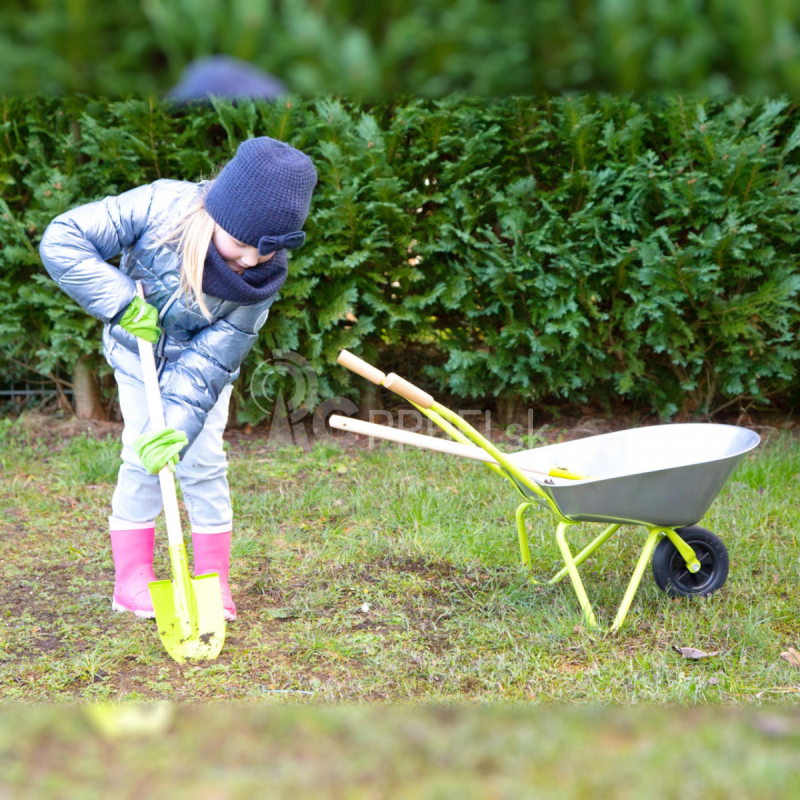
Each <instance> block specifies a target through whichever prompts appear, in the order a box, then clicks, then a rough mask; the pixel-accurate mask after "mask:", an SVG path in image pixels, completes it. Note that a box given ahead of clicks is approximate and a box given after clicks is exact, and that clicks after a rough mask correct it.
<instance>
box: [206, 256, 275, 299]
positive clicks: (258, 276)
mask: <svg viewBox="0 0 800 800" xmlns="http://www.w3.org/2000/svg"><path fill="white" fill-rule="evenodd" d="M288 272H289V270H288V266H287V259H286V251H285V250H278V251H276V253H275V255H274V256H273V257H272V258H271V259H270V260H269V261H265V262H264V263H263V264H259V266H257V267H251V268H250V269H246V270H245V271H244V272H243V273H242V274H241V275H238V274H237V273H236V272H234V271H233V270H232V269H231V268H230V267H229V266H228V265H227V264H226V263H225V259H224V258H223V257H222V256H221V255H220V254H219V251H218V250H217V248H216V247H215V246H214V241H213V240H212V241H210V242H209V243H208V253H207V254H206V261H205V267H204V268H203V291H204V292H205V293H206V294H210V295H212V296H213V297H219V298H220V300H233V301H234V302H236V303H240V304H241V305H252V304H253V303H258V302H260V301H261V300H266V299H267V298H268V297H272V295H274V294H276V293H277V291H278V290H279V289H280V288H281V286H283V282H284V281H285V280H286V275H287V274H288Z"/></svg>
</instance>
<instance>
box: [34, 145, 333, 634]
mask: <svg viewBox="0 0 800 800" xmlns="http://www.w3.org/2000/svg"><path fill="white" fill-rule="evenodd" d="M316 182H317V174H316V171H315V169H314V165H313V164H312V163H311V159H309V158H308V156H306V155H305V154H304V153H301V152H300V151H299V150H296V149H294V148H293V147H290V146H289V145H287V144H284V143H283V142H279V141H277V140H275V139H270V138H269V137H266V136H264V137H261V138H257V139H249V140H247V141H245V142H243V143H242V144H241V145H240V146H239V148H238V150H237V152H236V155H235V156H234V158H233V159H232V160H231V161H230V162H228V164H227V165H226V166H225V167H224V169H223V170H222V172H221V173H220V174H219V176H218V177H217V178H216V179H215V180H213V181H201V182H200V183H197V184H196V183H189V182H184V181H173V180H158V181H156V182H155V183H151V184H149V185H146V186H140V187H138V188H136V189H131V190H130V191H128V192H125V193H123V194H121V195H119V196H117V197H106V198H105V199H104V200H100V201H99V202H95V203H88V204H86V205H83V206H80V207H78V208H74V209H72V210H71V211H68V212H66V213H65V214H62V215H60V216H58V217H56V219H54V220H53V222H52V223H51V224H50V225H49V226H48V228H47V230H46V231H45V233H44V236H43V238H42V243H41V246H40V249H39V252H40V254H41V256H42V261H43V263H44V266H45V269H46V270H47V271H48V273H49V274H50V276H51V277H52V278H53V279H54V280H55V281H56V282H57V283H58V285H59V286H60V287H61V288H62V289H63V290H64V291H65V292H66V293H67V294H68V295H69V296H70V297H71V298H72V299H73V300H75V301H76V302H77V303H79V304H80V305H81V307H82V308H84V309H85V310H86V311H87V312H88V313H89V314H91V315H92V316H95V317H97V318H98V319H100V320H102V322H103V323H104V328H103V355H104V356H105V358H106V360H107V361H108V363H109V364H110V365H111V367H112V368H113V369H114V378H115V379H116V381H117V384H118V386H119V404H120V409H121V411H122V417H123V420H124V428H123V431H122V460H123V464H122V466H121V467H120V471H119V477H118V480H117V487H116V489H115V491H114V495H113V498H112V501H111V507H112V516H110V517H109V527H110V532H111V550H112V554H113V558H114V573H115V580H114V596H113V600H112V608H113V609H114V610H115V611H131V612H132V613H134V614H136V616H138V617H154V616H155V614H154V612H153V605H152V602H151V600H150V592H149V589H148V584H149V583H150V581H154V580H155V579H156V578H155V575H154V574H153V545H154V540H155V519H156V517H157V516H158V514H159V513H160V511H161V490H160V485H159V479H158V472H159V470H160V469H161V468H162V467H164V466H165V465H166V464H169V465H170V468H171V469H173V470H174V471H175V474H176V477H177V478H178V480H179V482H180V485H181V489H182V492H183V498H184V502H185V505H186V510H187V512H188V514H189V520H190V522H191V528H192V543H193V546H194V568H195V575H203V574H206V573H209V572H218V573H219V577H220V584H221V586H222V599H223V607H224V609H225V617H226V619H229V620H233V619H236V606H235V605H234V602H233V599H232V598H231V594H230V588H229V586H228V572H229V564H230V546H231V531H232V526H233V514H232V511H231V501H230V492H229V489H228V481H227V478H226V473H227V460H226V457H225V452H224V450H223V448H222V433H223V431H224V430H225V424H226V422H227V419H228V402H229V400H230V396H231V392H232V390H233V382H234V381H235V380H236V378H237V377H238V376H239V366H240V364H241V363H242V360H243V359H244V357H245V356H246V355H247V353H248V351H249V350H250V348H251V347H252V346H253V344H254V342H255V341H256V339H257V338H258V331H259V329H260V328H261V326H262V325H263V324H264V322H265V321H266V319H267V314H268V312H269V308H270V306H271V305H272V303H273V302H274V301H275V297H276V294H277V292H278V290H279V289H280V288H281V286H282V285H283V282H284V281H285V280H286V274H287V257H286V251H287V250H289V249H293V248H296V247H300V245H302V244H303V242H304V241H305V234H304V233H303V232H302V227H303V223H304V222H305V219H306V217H307V215H308V209H309V205H310V203H311V194H312V191H313V189H314V186H315V185H316ZM120 253H122V259H121V262H120V267H119V269H116V268H114V267H113V266H111V265H109V264H107V263H106V262H107V261H108V260H109V259H111V258H114V257H115V256H117V255H119V254H120ZM137 280H138V281H141V282H142V284H143V287H144V294H145V298H146V300H145V301H142V300H140V298H139V297H137V296H136V285H135V281H137ZM137 336H139V337H141V338H143V339H147V340H148V341H150V342H152V343H153V344H154V345H155V355H156V366H157V369H158V375H159V385H160V388H161V397H162V401H163V405H164V418H165V420H166V428H164V429H163V430H159V431H151V430H150V421H149V417H148V413H147V401H146V397H145V391H144V383H143V380H142V370H141V364H140V362H139V354H138V345H137V344H136V337H137Z"/></svg>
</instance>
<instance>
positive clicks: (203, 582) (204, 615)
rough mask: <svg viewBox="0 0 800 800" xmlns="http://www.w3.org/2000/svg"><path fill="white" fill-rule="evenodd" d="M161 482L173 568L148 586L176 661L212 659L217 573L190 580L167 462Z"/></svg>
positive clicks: (152, 400) (219, 634) (159, 412)
mask: <svg viewBox="0 0 800 800" xmlns="http://www.w3.org/2000/svg"><path fill="white" fill-rule="evenodd" d="M136 291H137V293H138V295H139V297H141V298H142V300H144V291H143V290H142V285H141V283H139V281H137V282H136ZM136 341H137V342H138V344H139V358H140V359H141V362H142V373H143V375H144V388H145V393H146V394H147V408H148V411H149V412H150V424H151V426H152V429H153V430H154V431H157V430H159V429H161V428H164V427H165V423H164V410H163V408H162V406H161V391H160V390H159V387H158V375H157V373H156V360H155V356H154V355H153V345H152V344H150V342H147V341H145V340H144V339H140V338H138V337H137V339H136ZM158 478H159V480H160V481H161V497H162V500H163V502H164V516H165V517H166V521H167V539H168V541H169V560H170V564H171V565H172V580H171V581H153V583H151V584H150V597H151V598H152V600H153V608H154V609H155V612H156V624H157V625H158V635H159V636H160V637H161V641H162V642H163V643H164V647H165V648H166V649H167V652H168V653H169V654H170V655H171V656H172V657H173V658H174V659H175V660H176V661H177V662H178V663H183V662H184V661H204V660H210V659H213V658H216V657H217V656H218V655H219V653H220V650H222V645H223V644H224V643H225V616H224V614H223V610H222V591H221V590H220V585H219V575H218V574H217V573H212V574H210V575H203V576H202V577H199V578H191V577H189V567H188V563H187V560H186V547H185V546H184V544H183V533H182V532H181V518H180V513H179V511H178V495H177V493H176V491H175V478H174V476H173V474H172V470H171V469H170V468H169V464H166V465H165V466H164V467H163V468H162V469H161V471H160V472H159V473H158Z"/></svg>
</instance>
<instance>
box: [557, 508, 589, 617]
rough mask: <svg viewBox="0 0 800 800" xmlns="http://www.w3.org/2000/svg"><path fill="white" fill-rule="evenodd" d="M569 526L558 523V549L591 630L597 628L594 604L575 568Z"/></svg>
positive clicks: (567, 523) (564, 523) (565, 523)
mask: <svg viewBox="0 0 800 800" xmlns="http://www.w3.org/2000/svg"><path fill="white" fill-rule="evenodd" d="M569 525H570V523H569V522H559V523H558V528H557V529H556V541H557V542H558V547H559V549H560V550H561V556H562V558H563V559H564V563H565V564H566V565H567V572H568V573H569V577H570V580H571V581H572V588H573V589H574V590H575V594H576V595H577V596H578V602H579V603H580V604H581V608H582V609H583V615H584V617H585V618H586V625H587V627H589V628H596V627H597V620H595V618H594V611H592V604H591V603H590V602H589V598H588V596H587V595H586V589H584V588H583V582H582V581H581V576H580V575H578V568H577V567H576V566H575V559H573V557H572V553H571V552H570V549H569V545H568V544H567V537H566V531H567V528H568V527H569Z"/></svg>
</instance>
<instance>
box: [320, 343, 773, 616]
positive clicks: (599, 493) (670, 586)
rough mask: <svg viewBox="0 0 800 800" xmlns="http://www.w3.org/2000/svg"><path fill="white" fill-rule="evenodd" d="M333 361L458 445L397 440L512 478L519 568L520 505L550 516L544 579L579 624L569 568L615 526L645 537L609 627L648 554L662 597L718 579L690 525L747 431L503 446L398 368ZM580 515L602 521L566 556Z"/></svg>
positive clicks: (635, 433) (672, 429)
mask: <svg viewBox="0 0 800 800" xmlns="http://www.w3.org/2000/svg"><path fill="white" fill-rule="evenodd" d="M337 360H338V363H339V364H341V365H342V366H344V367H347V368H348V369H350V370H352V371H353V372H355V373H357V374H358V375H361V376H362V377H364V378H366V379H367V380H370V381H372V382H373V383H376V384H378V385H382V386H385V387H386V388H387V389H390V390H391V391H393V392H395V393H396V394H398V395H400V397H402V398H404V399H405V400H407V401H408V402H410V403H411V404H412V405H413V406H414V407H415V408H416V409H417V410H418V411H420V412H421V413H422V414H424V415H425V416H426V417H428V419H430V420H431V421H432V422H433V423H434V424H436V425H437V426H438V427H440V428H441V429H442V430H444V431H445V432H446V433H447V434H448V435H449V436H451V437H452V438H453V439H454V440H455V441H456V442H457V443H459V445H460V447H461V449H458V448H457V447H456V445H455V444H454V443H452V442H446V441H442V440H440V439H437V438H435V437H432V436H421V435H418V434H411V436H412V437H413V440H412V439H404V441H408V443H409V444H415V445H416V446H425V447H427V448H428V449H435V450H440V451H445V452H450V453H452V454H453V455H461V456H466V457H468V458H475V459H476V460H481V461H484V462H486V463H487V466H488V468H489V469H491V470H493V471H494V472H496V473H497V474H498V475H500V476H501V477H503V478H504V479H506V480H508V481H509V482H510V483H511V484H512V486H513V487H514V488H515V490H516V491H517V493H518V494H519V495H520V496H521V497H522V502H521V503H520V504H519V506H518V507H517V511H516V523H517V533H518V537H519V548H520V554H521V557H522V564H523V566H524V567H525V568H526V569H527V570H531V554H530V546H529V543H528V535H527V531H526V528H525V513H526V512H527V511H528V510H529V509H531V508H534V507H537V506H538V507H543V508H546V509H549V510H550V511H551V512H552V513H553V514H554V516H555V517H556V519H557V520H558V526H557V528H556V541H557V543H558V547H559V550H560V551H561V556H562V558H563V561H564V568H563V569H561V570H560V571H559V572H557V573H556V574H555V575H554V576H553V577H552V578H550V580H549V581H547V583H549V584H553V583H557V582H558V581H560V580H562V579H563V578H564V577H566V576H569V578H570V581H571V582H572V586H573V589H574V590H575V594H576V596H577V598H578V602H579V603H580V606H581V609H582V611H583V616H584V619H585V622H586V625H587V627H589V628H597V627H598V626H597V621H596V618H595V615H594V610H593V608H592V604H591V603H590V602H589V598H588V596H587V594H586V589H585V588H584V585H583V581H582V580H581V577H580V574H579V573H578V567H579V566H580V565H581V564H582V563H583V562H584V561H586V559H587V558H589V556H591V555H592V553H594V552H595V551H596V550H597V549H598V548H599V547H600V546H601V545H603V544H604V543H605V542H607V541H608V540H609V539H610V538H611V537H612V536H613V535H614V534H615V533H616V532H617V531H618V530H619V529H620V528H621V527H622V526H623V525H634V526H639V527H643V528H645V530H646V531H647V537H646V539H645V542H644V546H643V547H642V550H641V553H640V555H639V558H638V560H637V562H636V567H635V568H634V571H633V576H632V577H631V579H630V583H629V584H628V588H627V590H626V591H625V595H624V596H623V599H622V602H621V603H620V606H619V610H618V611H617V614H616V617H615V619H614V623H613V625H612V626H611V630H612V631H617V630H619V628H620V627H621V626H622V625H623V623H624V622H625V618H626V616H627V614H628V611H629V610H630V607H631V604H632V603H633V598H634V597H635V595H636V591H637V590H638V588H639V585H640V583H641V581H642V577H643V575H644V572H645V569H646V568H647V565H648V562H649V561H650V559H651V557H652V571H653V577H654V579H655V582H656V584H657V586H658V587H659V589H661V590H662V591H665V592H666V593H667V594H669V595H671V596H675V597H678V596H683V597H686V596H706V595H710V594H712V593H713V592H715V591H716V590H717V589H719V588H721V587H722V586H723V585H724V584H725V581H726V579H727V577H728V567H729V559H728V551H727V549H726V547H725V545H724V544H723V542H722V540H721V539H720V538H719V537H718V536H717V535H716V534H714V533H712V532H711V531H709V530H706V529H705V528H703V527H701V526H699V525H698V524H697V523H698V522H699V521H700V520H701V519H702V517H703V516H704V514H705V513H706V511H708V509H709V508H710V506H711V504H712V503H713V502H714V500H715V499H716V497H717V495H718V494H719V493H720V491H721V490H722V487H723V486H724V485H725V483H726V481H727V480H728V478H730V476H731V475H732V474H733V471H734V470H735V469H736V466H737V465H738V464H739V462H740V461H741V460H742V459H743V458H744V457H745V455H747V453H749V452H750V451H751V450H752V449H753V448H755V447H756V446H757V445H758V444H759V442H760V441H761V437H760V436H759V435H758V434H757V433H755V432H754V431H751V430H749V429H747V428H740V427H738V426H735V425H717V424H711V423H687V424H671V425H653V426H648V427H643V428H633V429H631V430H625V431H617V432H615V433H605V434H601V435H598V436H589V437H587V438H585V439H578V440H575V441H571V442H563V443H561V444H554V445H547V446H545V447H537V448H535V449H532V450H524V451H521V452H517V453H510V454H506V453H501V452H500V451H499V450H498V449H497V448H496V447H495V446H494V445H493V444H492V443H491V442H490V441H488V440H487V439H486V438H485V437H483V436H482V435H481V434H480V433H478V431H476V430H475V428H473V427H472V426H471V425H470V424H469V423H468V422H466V421H465V420H464V419H462V417H461V416H459V415H458V414H456V413H454V412H453V411H451V410H450V409H448V408H446V407H445V406H443V405H442V404H441V403H437V402H436V401H435V400H434V399H433V397H431V395H429V394H427V393H426V392H424V391H422V390H421V389H419V388H418V387H416V386H414V385H413V384H411V383H409V382H408V381H406V380H405V379H403V378H401V377H399V376H398V375H395V374H394V373H392V374H389V375H386V374H384V373H383V372H381V371H380V370H378V369H376V368H375V367H373V366H372V365H370V364H368V363H366V362H365V361H363V360H362V359H360V358H358V357H357V356H354V355H353V354H352V353H349V352H347V351H346V350H343V351H342V352H341V353H340V354H339V358H338V359H337ZM331 425H332V426H333V427H338V428H340V429H342V430H350V431H353V432H362V433H368V435H370V436H376V437H380V438H388V439H394V440H395V441H399V440H400V439H398V438H397V434H398V433H399V432H398V431H397V430H396V429H391V428H386V427H385V426H382V425H371V424H370V423H364V422H358V421H357V420H351V419H350V418H345V417H338V418H336V417H332V418H331ZM364 426H367V428H368V430H367V429H366V428H365V427H364ZM356 428H357V430H356ZM387 432H388V433H387ZM407 433H410V432H407ZM419 440H430V441H429V442H421V441H419ZM434 443H435V444H434ZM442 445H446V447H442ZM465 445H466V447H464V446H465ZM473 451H474V452H473ZM478 453H480V455H478ZM580 523H602V524H604V525H605V526H606V527H605V528H604V530H603V531H602V532H601V533H600V535H599V536H597V537H596V538H595V539H594V540H593V541H591V542H590V543H589V544H588V545H586V547H584V548H583V549H582V550H581V551H580V552H579V553H578V554H577V555H573V554H572V551H571V549H570V547H569V544H568V543H567V532H568V531H569V529H570V528H571V527H572V526H574V525H578V524H580ZM531 580H532V579H531ZM533 582H534V583H537V581H533Z"/></svg>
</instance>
